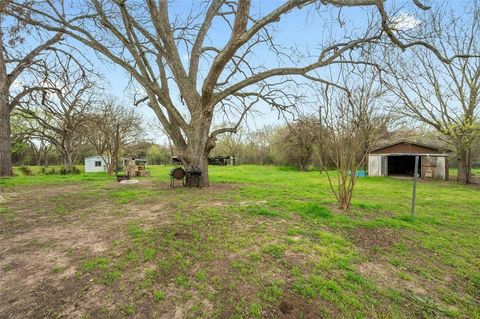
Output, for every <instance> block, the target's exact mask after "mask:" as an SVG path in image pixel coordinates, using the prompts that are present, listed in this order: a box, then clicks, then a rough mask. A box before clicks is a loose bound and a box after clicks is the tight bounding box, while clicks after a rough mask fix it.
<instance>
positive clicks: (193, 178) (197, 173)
mask: <svg viewBox="0 0 480 319" xmlns="http://www.w3.org/2000/svg"><path fill="white" fill-rule="evenodd" d="M187 186H188V187H202V171H201V170H200V169H199V168H198V167H194V168H192V169H191V170H189V171H187Z"/></svg>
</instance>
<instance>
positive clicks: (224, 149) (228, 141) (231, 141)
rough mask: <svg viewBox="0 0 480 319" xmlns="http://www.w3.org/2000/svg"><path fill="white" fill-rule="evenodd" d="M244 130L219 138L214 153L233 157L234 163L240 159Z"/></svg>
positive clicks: (240, 129)
mask: <svg viewBox="0 0 480 319" xmlns="http://www.w3.org/2000/svg"><path fill="white" fill-rule="evenodd" d="M244 137H245V136H244V130H243V129H242V128H239V129H238V131H237V132H236V133H233V132H227V133H225V134H222V135H220V136H219V137H218V141H217V143H216V146H215V149H214V152H215V153H216V154H217V155H229V156H233V158H234V159H233V161H234V163H235V161H236V160H237V159H238V157H239V155H240V151H241V147H242V142H243V140H244Z"/></svg>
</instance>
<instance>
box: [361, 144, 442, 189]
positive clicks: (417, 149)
mask: <svg viewBox="0 0 480 319" xmlns="http://www.w3.org/2000/svg"><path fill="white" fill-rule="evenodd" d="M415 156H419V157H420V165H419V169H418V172H417V174H418V175H417V176H419V177H421V178H423V179H442V180H446V179H448V162H447V157H448V154H446V152H445V150H443V149H440V148H438V147H435V146H432V145H426V144H421V143H415V142H407V141H400V142H395V143H391V144H387V145H383V146H381V147H377V148H375V149H373V150H372V151H371V152H370V154H369V156H368V175H369V176H399V177H400V176H402V177H413V176H414V171H415Z"/></svg>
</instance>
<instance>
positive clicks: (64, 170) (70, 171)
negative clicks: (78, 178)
mask: <svg viewBox="0 0 480 319" xmlns="http://www.w3.org/2000/svg"><path fill="white" fill-rule="evenodd" d="M60 174H61V175H68V174H80V170H79V169H78V168H76V167H75V166H73V167H72V168H71V169H67V168H65V167H62V168H61V169H60Z"/></svg>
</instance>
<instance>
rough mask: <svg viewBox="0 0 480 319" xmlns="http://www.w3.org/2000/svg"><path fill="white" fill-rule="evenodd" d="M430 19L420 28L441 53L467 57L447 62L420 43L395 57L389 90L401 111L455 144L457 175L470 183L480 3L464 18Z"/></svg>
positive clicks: (439, 15)
mask: <svg viewBox="0 0 480 319" xmlns="http://www.w3.org/2000/svg"><path fill="white" fill-rule="evenodd" d="M430 18H431V21H430V23H429V24H426V25H424V26H423V28H422V29H421V30H420V32H422V33H424V34H428V35H431V43H432V45H435V46H436V47H437V48H439V50H440V52H441V53H442V55H446V54H450V55H451V54H455V55H460V54H466V55H468V58H467V57H463V58H459V59H455V60H453V61H450V62H449V63H446V62H445V61H442V60H441V59H439V58H438V57H437V56H435V55H434V54H433V53H432V52H431V51H429V50H426V49H424V48H421V47H417V48H414V49H413V50H411V51H410V52H409V53H408V54H404V55H402V56H396V55H392V56H391V59H392V61H391V62H390V64H389V66H390V70H391V71H392V74H393V75H392V76H391V77H390V78H389V88H390V90H391V91H392V92H394V93H395V95H396V96H397V97H398V98H399V102H400V103H399V105H400V106H401V107H400V108H398V104H397V109H400V112H402V113H403V114H404V115H406V116H409V117H412V118H414V119H416V120H418V121H420V122H423V123H425V124H428V125H430V126H431V127H433V128H435V129H436V130H437V131H438V132H440V133H442V134H443V136H444V137H446V139H447V140H448V141H449V142H451V143H452V144H453V145H455V148H456V152H457V159H458V175H457V179H458V180H459V181H462V182H464V183H469V182H470V172H471V154H472V147H473V146H474V145H475V143H476V142H477V141H479V139H480V118H479V116H480V37H479V33H480V6H479V3H478V1H475V2H474V3H472V5H471V6H470V7H469V8H468V9H467V12H466V13H465V14H464V15H463V16H461V17H454V16H452V15H451V14H446V13H445V12H443V11H440V12H436V13H435V14H434V15H433V14H432V15H431V16H430ZM475 55H477V56H476V57H475Z"/></svg>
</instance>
